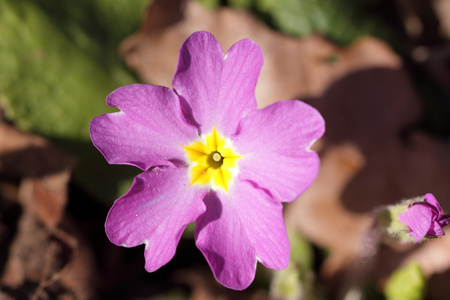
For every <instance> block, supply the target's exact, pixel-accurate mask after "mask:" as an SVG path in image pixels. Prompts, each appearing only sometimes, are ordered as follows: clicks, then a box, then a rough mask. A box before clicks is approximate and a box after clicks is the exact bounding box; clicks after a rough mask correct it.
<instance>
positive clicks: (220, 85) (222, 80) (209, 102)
mask: <svg viewBox="0 0 450 300" xmlns="http://www.w3.org/2000/svg"><path fill="white" fill-rule="evenodd" d="M262 64H263V57H262V52H261V49H260V47H259V46H258V45H257V44H256V43H254V42H252V41H251V40H248V39H245V40H241V41H239V42H237V43H236V44H234V45H233V46H232V47H231V48H230V49H229V50H228V52H227V54H225V55H224V54H223V51H222V48H221V47H220V45H219V43H218V42H217V40H216V39H215V38H214V36H213V35H212V34H210V33H208V32H204V31H200V32H195V33H194V34H192V35H191V36H190V37H189V38H188V39H187V40H186V41H185V42H184V43H183V45H182V46H181V49H180V58H179V61H178V67H177V71H176V73H175V76H174V79H173V87H174V90H175V91H176V92H177V93H178V95H180V96H181V98H183V99H184V100H185V103H184V104H185V107H184V113H185V115H186V116H187V119H191V120H192V121H191V123H194V124H197V126H198V128H199V130H200V132H201V133H204V134H207V133H209V131H210V130H211V129H212V128H213V126H214V125H216V127H217V129H218V130H219V132H220V133H221V134H222V135H224V136H227V137H228V136H230V135H231V134H233V133H234V132H235V131H236V128H237V125H238V123H239V120H240V119H241V118H242V117H243V116H244V115H245V114H247V113H248V112H250V111H253V110H255V109H256V100H255V95H254V93H255V85H256V81H257V79H258V75H259V72H260V70H261V67H262Z"/></svg>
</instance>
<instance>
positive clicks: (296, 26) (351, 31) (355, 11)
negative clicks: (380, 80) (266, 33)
mask: <svg viewBox="0 0 450 300" xmlns="http://www.w3.org/2000/svg"><path fill="white" fill-rule="evenodd" d="M364 2H367V1H356V0H340V1H336V0H256V3H255V7H256V10H257V12H258V13H260V14H262V15H263V16H264V17H265V19H266V20H267V22H269V23H270V24H271V25H272V26H274V27H275V28H276V29H279V30H281V31H283V32H285V33H287V34H289V35H293V36H299V37H303V36H307V35H310V34H315V33H320V34H323V35H325V36H327V37H329V38H331V39H333V40H335V41H336V42H338V43H341V44H348V43H350V42H352V41H353V40H354V39H355V38H357V37H358V36H361V35H367V34H371V35H376V36H384V37H386V36H387V30H386V28H384V26H383V25H382V23H381V22H380V21H377V20H375V19H373V18H368V17H367V16H366V15H365V14H364V13H363V11H364V9H363V5H362V4H364ZM366 4H367V3H366Z"/></svg>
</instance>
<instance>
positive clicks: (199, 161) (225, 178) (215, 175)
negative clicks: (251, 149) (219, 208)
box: [183, 127, 241, 191]
mask: <svg viewBox="0 0 450 300" xmlns="http://www.w3.org/2000/svg"><path fill="white" fill-rule="evenodd" d="M183 148H184V150H185V151H186V155H187V159H188V164H189V166H190V169H191V170H190V171H191V185H192V184H202V185H207V184H211V188H212V189H215V188H217V187H220V188H222V189H224V190H225V191H228V187H229V185H230V183H231V181H232V179H233V177H234V175H235V174H236V168H237V164H236V161H237V160H238V159H239V158H241V156H240V155H238V154H236V152H235V151H234V149H233V148H232V147H230V146H228V145H227V141H226V140H225V139H224V138H223V137H221V136H220V134H219V133H218V132H217V130H216V128H215V127H214V128H213V130H212V132H211V133H210V134H209V135H207V136H206V137H205V138H204V140H203V141H197V142H194V143H192V144H190V145H188V146H183Z"/></svg>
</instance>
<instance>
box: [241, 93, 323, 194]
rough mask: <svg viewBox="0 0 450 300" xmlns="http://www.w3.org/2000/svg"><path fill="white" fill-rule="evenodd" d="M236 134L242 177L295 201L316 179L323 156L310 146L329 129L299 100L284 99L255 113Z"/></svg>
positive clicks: (246, 118) (314, 111)
mask: <svg viewBox="0 0 450 300" xmlns="http://www.w3.org/2000/svg"><path fill="white" fill-rule="evenodd" d="M239 128H240V130H239V132H238V134H237V135H236V136H234V137H232V142H233V145H234V146H235V147H236V148H235V149H236V152H237V153H239V154H240V155H241V156H242V158H241V159H240V160H239V178H240V179H241V180H249V181H252V182H254V183H255V184H256V185H257V186H259V187H260V188H263V189H267V190H268V191H269V192H270V193H271V194H272V196H273V197H274V198H275V199H276V200H277V201H292V200H294V199H295V198H297V197H298V196H299V195H300V194H301V193H302V192H303V191H304V190H305V189H306V188H307V187H309V185H311V183H312V182H313V181H314V179H315V177H316V176H317V173H318V170H319V158H318V156H317V154H316V153H315V152H314V151H311V150H309V147H310V145H311V144H312V143H313V142H314V141H315V140H316V139H318V138H320V137H321V136H322V134H323V133H324V131H325V125H324V120H323V118H322V116H321V115H320V114H319V113H318V112H317V111H316V110H315V109H314V108H312V107H311V106H309V105H307V104H305V103H303V102H301V101H298V100H292V101H280V102H277V103H274V104H272V105H270V106H268V107H266V108H264V109H262V110H257V111H254V112H251V113H249V114H248V116H246V117H245V118H244V119H243V120H242V121H241V123H240V127H239Z"/></svg>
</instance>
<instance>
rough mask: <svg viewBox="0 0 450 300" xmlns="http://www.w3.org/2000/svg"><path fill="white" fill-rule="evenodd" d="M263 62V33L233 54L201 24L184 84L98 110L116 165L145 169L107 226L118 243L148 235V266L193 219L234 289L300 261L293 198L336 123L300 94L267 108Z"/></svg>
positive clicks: (164, 255)
mask: <svg viewBox="0 0 450 300" xmlns="http://www.w3.org/2000/svg"><path fill="white" fill-rule="evenodd" d="M262 64H263V56H262V52H261V49H260V47H259V46H258V45H257V44H256V43H254V42H252V41H251V40H248V39H244V40H241V41H239V42H237V43H236V44H234V45H233V46H232V47H231V48H230V49H229V51H228V52H227V53H226V54H224V53H223V51H222V49H221V46H220V45H219V43H218V42H217V41H216V39H215V38H214V36H213V35H211V34H210V33H208V32H196V33H194V34H192V35H191V36H190V37H189V38H188V39H187V40H186V41H185V42H184V43H183V45H182V46H181V49H180V53H179V61H178V67H177V70H176V73H175V75H174V79H173V90H172V89H169V88H166V87H162V86H154V85H147V84H133V85H130V86H124V87H121V88H119V89H117V90H115V91H114V92H112V93H111V94H110V95H109V96H108V97H107V99H106V102H107V104H108V105H109V106H113V107H117V108H119V110H120V111H118V112H115V113H107V114H103V115H101V116H98V117H96V118H94V119H93V120H92V122H91V124H90V134H91V139H92V142H93V144H94V145H95V147H97V148H98V150H99V151H100V152H101V153H102V154H103V156H104V157H105V158H106V160H107V161H108V162H109V163H110V164H126V165H132V166H135V167H138V168H140V169H142V170H143V172H142V173H141V174H140V175H138V176H136V178H135V179H134V182H133V184H132V186H131V188H130V190H129V191H128V192H127V193H126V194H125V195H123V196H122V197H120V198H119V199H117V200H116V201H115V203H114V205H113V206H112V208H111V209H110V211H109V214H108V216H107V219H106V223H105V230H106V234H107V236H108V238H109V239H110V241H111V242H112V243H114V244H116V245H119V246H124V247H135V246H138V245H141V244H145V250H144V256H145V268H146V270H147V271H149V272H152V271H155V270H157V269H159V268H160V267H161V266H163V265H165V264H166V263H168V262H169V261H170V260H171V259H172V257H173V256H174V255H175V251H176V247H177V245H178V242H179V240H180V238H181V235H182V233H183V231H184V229H185V228H186V226H187V225H188V224H189V223H192V222H196V227H195V243H196V245H197V247H198V248H199V249H200V251H201V252H202V253H203V255H204V256H205V258H206V260H207V262H208V263H209V265H210V267H211V269H212V271H213V273H214V276H215V278H216V279H217V280H218V281H219V282H220V283H222V284H223V285H225V286H226V287H229V288H232V289H237V290H241V289H245V288H246V287H248V286H249V285H250V283H251V282H252V281H253V279H254V277H255V271H256V265H257V262H258V261H259V262H260V263H262V264H263V265H264V266H266V267H268V268H272V269H283V268H285V267H286V266H287V265H288V262H289V252H290V245H289V241H288V237H287V234H286V228H285V224H284V220H283V206H282V202H290V201H293V200H294V199H296V198H297V197H298V196H299V195H300V194H302V193H303V192H304V191H305V189H306V188H308V187H309V186H310V185H311V183H312V182H313V181H314V179H315V177H316V175H317V173H318V169H319V158H318V155H317V153H315V152H314V151H312V150H311V149H310V146H311V144H312V143H313V142H314V141H315V140H317V139H319V138H320V137H321V136H322V135H323V133H324V130H325V125H324V120H323V118H322V116H321V115H320V114H319V113H318V112H317V111H316V110H315V109H314V108H312V107H311V106H309V105H307V104H305V103H303V102H301V101H298V100H290V101H280V102H277V103H275V104H272V105H270V106H268V107H266V108H264V109H257V107H256V99H255V85H256V82H257V79H258V76H259V72H260V70H261V67H262Z"/></svg>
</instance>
